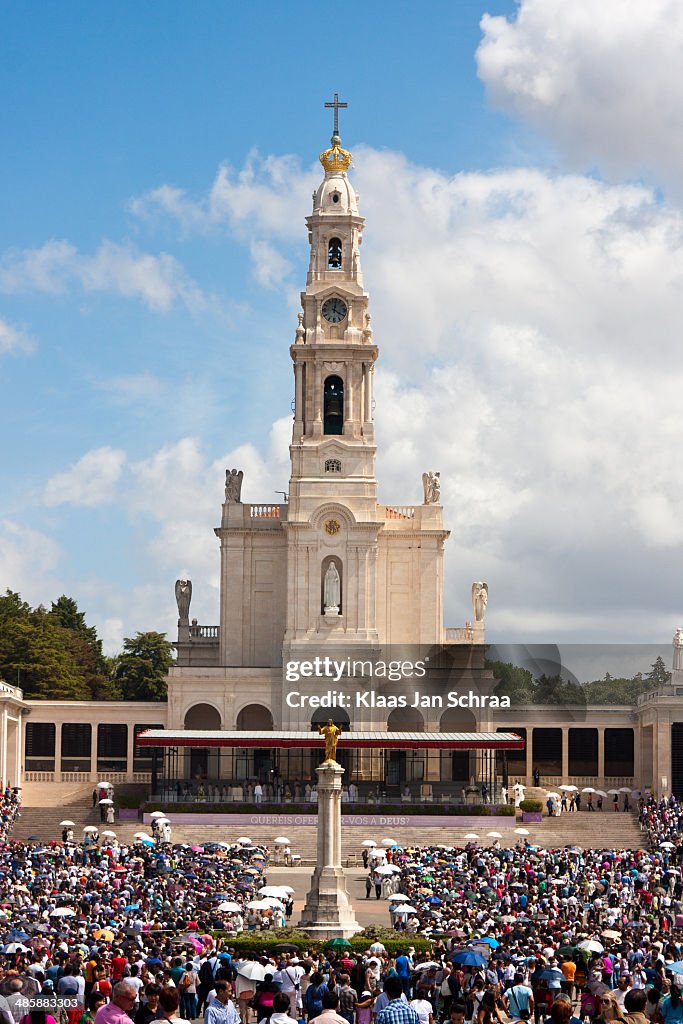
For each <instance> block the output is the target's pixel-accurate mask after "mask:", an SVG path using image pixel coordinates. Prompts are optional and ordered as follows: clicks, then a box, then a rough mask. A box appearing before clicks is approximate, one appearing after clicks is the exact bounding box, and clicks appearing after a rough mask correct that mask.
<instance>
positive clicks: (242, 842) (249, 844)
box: [235, 836, 263, 980]
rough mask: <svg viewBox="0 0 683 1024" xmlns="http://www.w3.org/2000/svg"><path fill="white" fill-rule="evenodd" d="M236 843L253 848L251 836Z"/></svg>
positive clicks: (237, 840) (242, 837)
mask: <svg viewBox="0 0 683 1024" xmlns="http://www.w3.org/2000/svg"><path fill="white" fill-rule="evenodd" d="M235 842H236V843H239V844H240V846H251V839H250V838H249V836H240V837H239V839H236V840H235ZM245 978H246V974H245ZM261 980H263V979H261Z"/></svg>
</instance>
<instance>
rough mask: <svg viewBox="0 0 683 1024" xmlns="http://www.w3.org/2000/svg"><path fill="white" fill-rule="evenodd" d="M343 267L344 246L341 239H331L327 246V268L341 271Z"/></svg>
mask: <svg viewBox="0 0 683 1024" xmlns="http://www.w3.org/2000/svg"><path fill="white" fill-rule="evenodd" d="M341 265H342V244H341V239H340V238H331V239H330V242H329V245H328V246H327V268H328V270H341Z"/></svg>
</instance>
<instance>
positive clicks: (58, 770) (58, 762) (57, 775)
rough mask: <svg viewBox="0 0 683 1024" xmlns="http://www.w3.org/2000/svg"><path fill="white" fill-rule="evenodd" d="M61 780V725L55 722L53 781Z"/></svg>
mask: <svg viewBox="0 0 683 1024" xmlns="http://www.w3.org/2000/svg"><path fill="white" fill-rule="evenodd" d="M61 779H62V723H61V722H59V721H57V722H55V775H54V781H55V782H61Z"/></svg>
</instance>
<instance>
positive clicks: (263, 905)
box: [247, 896, 282, 910]
mask: <svg viewBox="0 0 683 1024" xmlns="http://www.w3.org/2000/svg"><path fill="white" fill-rule="evenodd" d="M273 906H280V907H281V906H282V904H281V903H280V901H279V900H276V899H274V898H273V897H272V896H266V898H265V899H262V900H252V901H251V903H247V907H248V908H249V910H272V908H273Z"/></svg>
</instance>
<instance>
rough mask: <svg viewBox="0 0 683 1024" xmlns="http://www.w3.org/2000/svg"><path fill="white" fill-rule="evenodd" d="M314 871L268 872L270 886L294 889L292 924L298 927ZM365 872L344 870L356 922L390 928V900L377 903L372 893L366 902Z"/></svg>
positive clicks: (362, 924)
mask: <svg viewBox="0 0 683 1024" xmlns="http://www.w3.org/2000/svg"><path fill="white" fill-rule="evenodd" d="M312 873H313V872H312V869H310V868H276V867H272V866H271V867H269V868H268V884H269V885H291V886H292V888H293V889H294V890H295V893H294V912H293V913H292V917H291V919H290V923H291V924H293V925H296V924H297V922H298V920H299V917H300V916H301V911H302V910H303V906H304V900H305V899H306V893H307V892H308V890H309V889H310V886H311V877H312ZM365 874H366V873H365V872H364V871H363V868H362V867H361V868H344V875H345V877H346V885H347V887H348V890H349V895H350V896H351V902H352V903H353V909H354V911H355V913H356V920H357V921H358V924H359V925H360V926H361V927H362V928H368V927H369V926H370V925H373V924H375V925H380V926H382V927H384V928H390V927H391V921H390V920H389V900H384V899H382V900H377V899H375V895H374V893H373V896H372V899H370V900H366V899H365Z"/></svg>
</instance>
